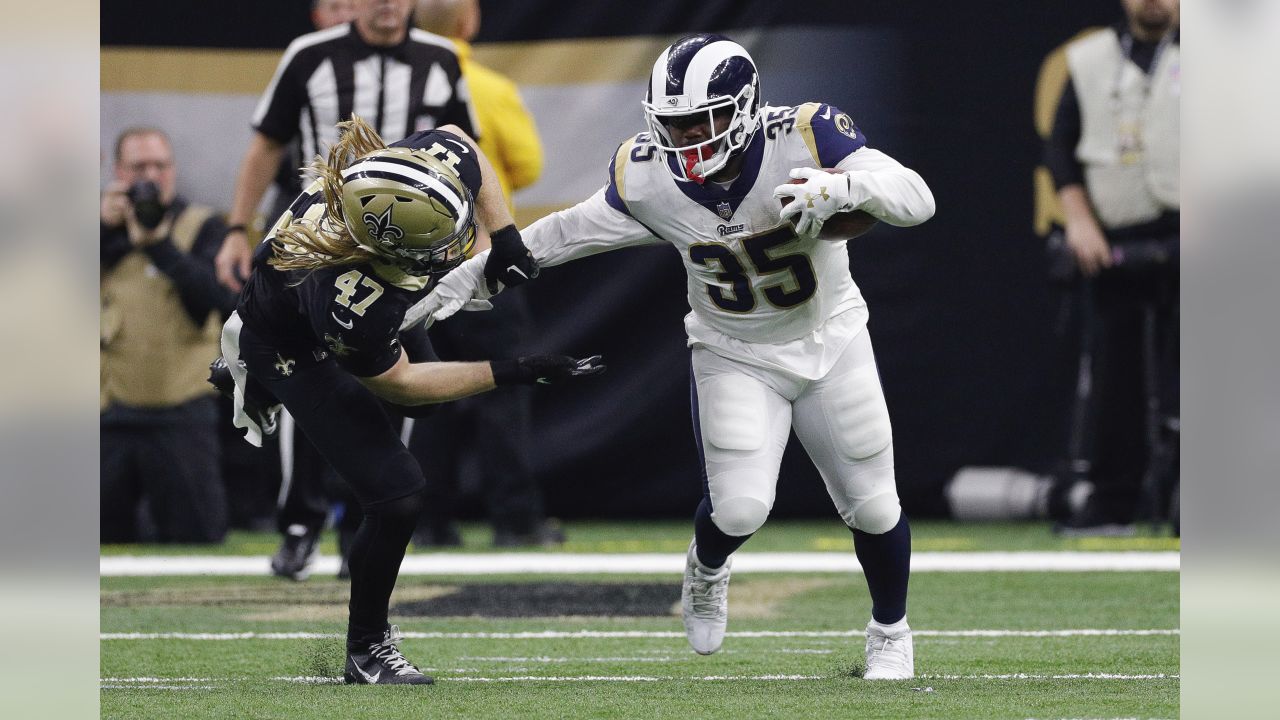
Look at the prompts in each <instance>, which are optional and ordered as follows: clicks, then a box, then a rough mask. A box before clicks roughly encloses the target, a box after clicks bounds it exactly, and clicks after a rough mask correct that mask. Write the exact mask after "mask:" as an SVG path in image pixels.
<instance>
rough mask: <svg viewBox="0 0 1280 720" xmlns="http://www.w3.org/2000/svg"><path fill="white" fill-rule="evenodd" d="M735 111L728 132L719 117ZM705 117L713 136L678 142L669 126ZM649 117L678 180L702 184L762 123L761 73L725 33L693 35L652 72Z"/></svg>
mask: <svg viewBox="0 0 1280 720" xmlns="http://www.w3.org/2000/svg"><path fill="white" fill-rule="evenodd" d="M728 112H732V117H731V118H730V120H729V126H728V128H727V129H725V131H724V132H721V133H716V132H715V117H716V115H721V114H723V113H728ZM702 113H705V119H706V121H707V122H708V123H710V124H711V128H712V136H711V138H709V139H707V140H705V141H703V142H700V143H697V144H694V145H689V146H686V147H676V145H675V142H674V141H673V140H672V139H671V134H670V132H669V131H668V127H669V126H671V125H673V124H675V123H676V122H678V121H680V122H684V123H692V122H697V121H699V120H701V119H702V118H701V117H698V116H700V115H701V114H702ZM644 116H645V122H646V123H647V124H648V126H649V135H650V138H651V141H652V142H653V144H654V146H655V147H656V148H657V149H659V150H661V151H663V159H664V160H665V161H666V162H667V169H668V170H670V171H671V173H672V174H673V175H675V177H676V179H677V180H681V181H692V182H696V183H702V182H703V181H704V180H705V178H707V177H708V176H710V175H712V174H714V173H715V172H717V171H718V170H720V169H721V168H723V167H724V166H725V163H727V162H729V159H730V158H732V157H733V156H734V155H735V154H737V153H739V152H741V151H742V150H743V148H745V147H746V146H747V144H748V143H750V142H751V138H752V137H753V136H754V135H755V132H756V129H757V128H758V127H759V126H760V75H759V73H757V72H756V64H755V62H753V61H752V60H751V55H749V54H748V53H747V51H746V49H745V48H743V47H742V46H741V45H739V44H738V43H736V42H734V41H732V40H730V39H729V38H727V37H725V36H723V35H714V34H707V33H703V34H699V35H690V36H688V37H685V38H681V39H680V40H677V41H676V42H675V43H672V45H671V46H670V47H668V48H667V49H666V50H663V51H662V54H661V55H659V56H658V60H657V61H656V62H654V64H653V71H652V73H651V74H650V75H649V90H648V92H647V93H646V94H645V100H644Z"/></svg>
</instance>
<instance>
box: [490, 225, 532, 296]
mask: <svg viewBox="0 0 1280 720" xmlns="http://www.w3.org/2000/svg"><path fill="white" fill-rule="evenodd" d="M489 239H490V240H491V241H492V242H493V249H492V250H490V251H489V261H488V262H486V263H485V264H484V279H485V282H486V283H487V284H488V286H489V292H491V293H496V292H498V283H502V284H503V285H505V286H507V287H515V286H517V285H522V284H524V283H526V282H528V281H530V280H532V279H534V278H536V277H538V261H536V260H534V259H533V253H531V252H529V248H527V247H525V246H524V242H523V241H522V240H521V239H520V231H519V230H516V226H515V225H508V226H506V227H504V228H502V229H501V230H499V231H497V232H495V233H493V234H491V235H490V236H489Z"/></svg>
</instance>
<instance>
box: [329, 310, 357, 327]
mask: <svg viewBox="0 0 1280 720" xmlns="http://www.w3.org/2000/svg"><path fill="white" fill-rule="evenodd" d="M329 314H330V315H332V316H333V320H334V322H336V323H338V324H339V325H341V326H342V327H344V328H346V329H348V330H350V329H351V328H353V327H355V325H356V323H355V321H354V320H348V321H346V322H342V319H341V318H339V317H338V314H337V313H332V312H331V313H329Z"/></svg>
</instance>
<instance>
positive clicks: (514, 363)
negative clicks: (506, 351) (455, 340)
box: [490, 355, 605, 385]
mask: <svg viewBox="0 0 1280 720" xmlns="http://www.w3.org/2000/svg"><path fill="white" fill-rule="evenodd" d="M490 365H492V366H493V381H494V383H495V384H497V385H516V384H520V385H533V384H535V383H536V384H539V385H555V384H559V383H563V382H565V381H567V380H569V379H570V378H575V377H583V376H586V375H599V374H600V373H602V372H604V370H605V364H604V361H603V359H602V358H601V357H600V356H599V355H592V356H591V357H589V358H582V359H581V360H579V359H577V358H571V357H569V356H568V355H526V356H524V357H522V358H517V359H515V360H494V361H492V362H491V363H490Z"/></svg>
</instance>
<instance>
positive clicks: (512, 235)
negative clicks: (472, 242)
mask: <svg viewBox="0 0 1280 720" xmlns="http://www.w3.org/2000/svg"><path fill="white" fill-rule="evenodd" d="M489 239H490V240H492V241H493V246H494V247H495V248H497V247H503V248H507V247H511V246H515V245H521V244H523V243H521V242H520V231H519V230H517V229H516V226H515V225H508V226H506V227H504V228H502V229H501V230H498V231H495V232H493V233H490V235H489Z"/></svg>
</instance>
